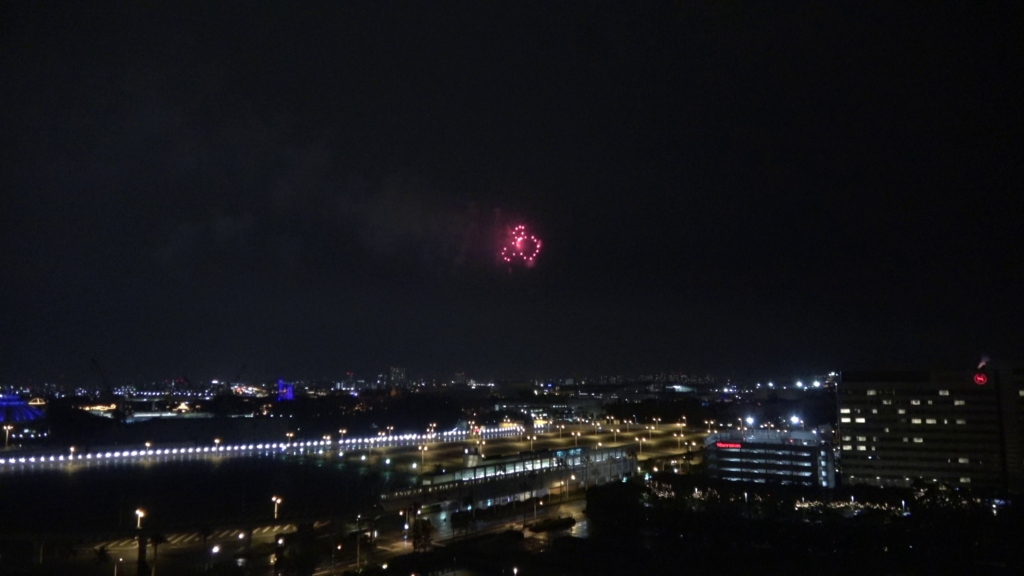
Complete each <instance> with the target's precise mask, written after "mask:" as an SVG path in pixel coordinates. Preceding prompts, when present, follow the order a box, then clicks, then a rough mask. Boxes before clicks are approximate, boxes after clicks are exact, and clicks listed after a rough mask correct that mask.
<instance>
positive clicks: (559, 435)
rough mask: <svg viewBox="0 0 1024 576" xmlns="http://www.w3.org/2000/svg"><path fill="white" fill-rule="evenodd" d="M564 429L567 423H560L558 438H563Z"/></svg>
mask: <svg viewBox="0 0 1024 576" xmlns="http://www.w3.org/2000/svg"><path fill="white" fill-rule="evenodd" d="M562 430H565V424H559V425H558V439H559V440H561V439H562Z"/></svg>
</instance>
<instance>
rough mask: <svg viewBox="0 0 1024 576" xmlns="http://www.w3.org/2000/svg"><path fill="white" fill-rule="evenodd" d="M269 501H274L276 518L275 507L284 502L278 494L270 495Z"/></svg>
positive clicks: (275, 515)
mask: <svg viewBox="0 0 1024 576" xmlns="http://www.w3.org/2000/svg"><path fill="white" fill-rule="evenodd" d="M270 501H271V502H273V503H274V520H277V507H278V505H280V504H281V502H284V500H282V499H281V497H280V496H271V497H270Z"/></svg>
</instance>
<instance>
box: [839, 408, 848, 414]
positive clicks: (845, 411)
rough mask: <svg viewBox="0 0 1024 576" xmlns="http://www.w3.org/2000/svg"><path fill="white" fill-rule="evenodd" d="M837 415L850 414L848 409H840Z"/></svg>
mask: <svg viewBox="0 0 1024 576" xmlns="http://www.w3.org/2000/svg"><path fill="white" fill-rule="evenodd" d="M839 413H840V414H849V413H850V409H849V408H842V409H840V410H839Z"/></svg>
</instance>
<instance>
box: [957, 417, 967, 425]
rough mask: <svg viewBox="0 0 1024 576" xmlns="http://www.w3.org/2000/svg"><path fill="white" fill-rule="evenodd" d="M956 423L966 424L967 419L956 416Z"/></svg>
mask: <svg viewBox="0 0 1024 576" xmlns="http://www.w3.org/2000/svg"><path fill="white" fill-rule="evenodd" d="M956 423H957V424H967V420H964V419H963V418H957V420H956Z"/></svg>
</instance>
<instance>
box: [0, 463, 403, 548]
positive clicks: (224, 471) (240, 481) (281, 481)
mask: <svg viewBox="0 0 1024 576" xmlns="http://www.w3.org/2000/svg"><path fill="white" fill-rule="evenodd" d="M408 481H409V477H408V476H407V475H405V474H401V473H396V472H393V471H388V470H385V471H380V470H375V469H372V468H370V467H368V466H365V465H363V464H361V463H358V462H351V461H349V462H346V461H344V460H342V459H340V458H338V457H337V456H332V455H320V454H311V455H305V456H293V455H287V454H281V453H274V452H269V453H260V454H255V455H252V456H250V457H246V458H238V457H215V456H214V457H204V458H198V459H194V460H188V459H185V460H181V461H174V462H152V461H133V462H109V463H105V464H104V465H103V466H102V467H97V466H95V465H94V466H82V467H64V468H60V469H40V470H26V471H22V472H17V473H8V474H3V475H0V490H3V492H4V495H5V497H4V498H3V499H2V500H0V518H3V519H4V530H3V531H4V533H6V534H8V535H11V534H27V533H49V534H59V533H70V534H74V533H86V532H95V531H118V530H125V529H130V528H133V527H134V526H135V525H136V521H137V519H136V516H135V511H136V510H137V509H142V510H145V514H146V516H145V517H144V519H143V522H144V526H145V527H146V528H148V529H152V530H169V529H175V528H182V527H198V526H201V525H221V524H225V523H239V522H258V521H268V520H271V519H272V518H273V514H274V505H273V503H272V502H271V497H272V496H280V497H281V498H282V500H283V502H282V504H281V506H280V510H279V512H280V515H281V517H282V518H289V517H312V516H323V517H328V516H343V515H346V514H354V513H356V511H357V510H359V509H361V507H369V506H370V505H371V502H372V499H371V497H372V496H374V495H376V494H379V493H380V492H381V491H386V490H393V489H396V488H400V487H402V486H406V485H407V484H408Z"/></svg>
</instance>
